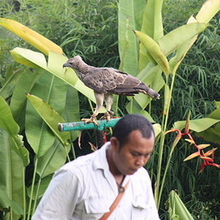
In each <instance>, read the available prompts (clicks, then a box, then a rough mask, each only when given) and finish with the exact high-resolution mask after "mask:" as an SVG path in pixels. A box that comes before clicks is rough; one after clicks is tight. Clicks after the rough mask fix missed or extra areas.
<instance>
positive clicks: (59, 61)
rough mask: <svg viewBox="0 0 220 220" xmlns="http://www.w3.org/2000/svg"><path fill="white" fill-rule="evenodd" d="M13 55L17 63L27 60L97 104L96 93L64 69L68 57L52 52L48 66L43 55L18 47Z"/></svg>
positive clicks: (72, 72) (71, 72) (12, 52)
mask: <svg viewBox="0 0 220 220" xmlns="http://www.w3.org/2000/svg"><path fill="white" fill-rule="evenodd" d="M11 54H12V56H13V57H15V59H16V60H17V62H20V63H24V62H25V61H24V60H27V61H28V62H30V63H32V64H35V65H37V66H39V67H41V68H43V69H45V70H46V71H48V72H50V73H52V74H53V75H55V76H56V77H58V78H60V79H62V80H63V81H64V82H66V83H67V84H69V85H71V86H72V87H73V88H75V89H77V90H78V91H79V92H81V93H82V94H84V95H85V96H86V97H88V98H89V99H91V100H92V101H93V102H95V96H94V92H93V91H92V90H91V89H90V88H88V87H87V86H85V85H84V84H83V83H82V81H80V80H79V79H78V77H77V75H76V74H75V72H74V71H73V70H72V69H70V68H68V69H65V68H63V64H64V63H65V62H66V61H67V57H66V56H64V55H61V54H56V53H53V52H50V53H49V57H48V64H47V61H46V59H45V57H44V55H43V54H41V53H39V52H34V51H32V50H29V49H24V48H19V47H16V48H15V49H13V50H12V51H11Z"/></svg>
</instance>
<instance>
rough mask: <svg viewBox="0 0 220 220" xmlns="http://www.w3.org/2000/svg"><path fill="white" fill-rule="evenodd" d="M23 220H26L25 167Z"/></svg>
mask: <svg viewBox="0 0 220 220" xmlns="http://www.w3.org/2000/svg"><path fill="white" fill-rule="evenodd" d="M23 209H24V212H23V213H24V214H23V220H26V191H25V168H23Z"/></svg>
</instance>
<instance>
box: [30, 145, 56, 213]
mask: <svg viewBox="0 0 220 220" xmlns="http://www.w3.org/2000/svg"><path fill="white" fill-rule="evenodd" d="M58 146H59V142H57V144H56V146H55V147H54V151H53V152H52V154H51V155H50V157H49V159H48V160H47V162H46V163H45V165H44V167H43V169H42V171H41V173H40V174H39V176H40V178H39V181H38V183H37V190H36V196H35V200H34V205H33V209H32V215H33V213H34V211H35V209H36V206H37V198H38V193H39V189H40V184H41V180H42V176H43V175H44V172H45V170H46V168H47V166H48V164H49V163H50V161H51V160H52V158H53V156H54V154H55V153H56V151H57V148H58Z"/></svg>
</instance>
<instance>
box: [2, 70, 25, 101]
mask: <svg viewBox="0 0 220 220" xmlns="http://www.w3.org/2000/svg"><path fill="white" fill-rule="evenodd" d="M10 71H11V72H12V74H11V75H10V76H9V77H8V78H7V79H6V81H5V82H4V84H3V85H2V87H1V89H0V96H2V97H3V98H4V99H7V98H9V97H10V96H11V95H12V93H13V90H14V87H15V85H16V84H17V81H18V80H19V78H20V76H21V74H20V72H17V71H13V70H10Z"/></svg>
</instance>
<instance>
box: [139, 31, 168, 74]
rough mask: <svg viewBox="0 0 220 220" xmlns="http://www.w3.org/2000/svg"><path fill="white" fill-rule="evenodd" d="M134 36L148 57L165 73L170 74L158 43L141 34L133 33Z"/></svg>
mask: <svg viewBox="0 0 220 220" xmlns="http://www.w3.org/2000/svg"><path fill="white" fill-rule="evenodd" d="M135 34H136V35H137V37H138V39H139V40H140V41H141V43H142V44H143V45H144V47H145V48H146V50H147V52H148V54H149V55H150V57H152V58H153V60H154V61H155V62H156V63H157V64H159V66H160V67H161V69H162V70H163V71H164V72H165V73H170V66H169V62H168V60H167V57H166V56H165V54H164V53H163V51H162V50H161V48H160V46H159V45H158V43H157V42H156V41H155V40H154V39H153V38H151V37H150V36H149V35H147V34H145V33H143V32H140V31H135Z"/></svg>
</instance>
